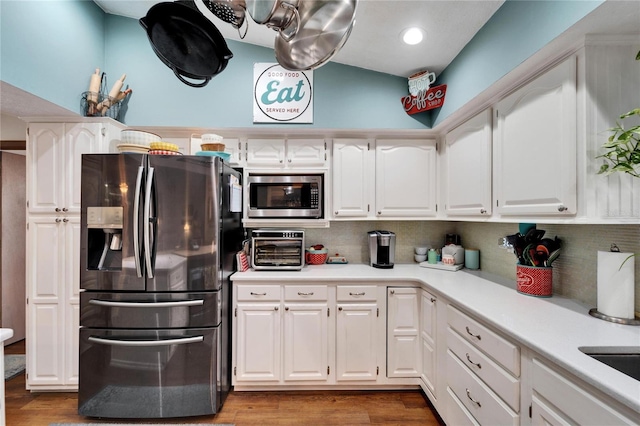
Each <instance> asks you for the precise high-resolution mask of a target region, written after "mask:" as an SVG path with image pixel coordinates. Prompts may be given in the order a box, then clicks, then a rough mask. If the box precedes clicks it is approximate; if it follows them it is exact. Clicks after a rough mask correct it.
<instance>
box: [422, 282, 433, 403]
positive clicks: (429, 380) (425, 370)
mask: <svg viewBox="0 0 640 426" xmlns="http://www.w3.org/2000/svg"><path fill="white" fill-rule="evenodd" d="M420 300H421V306H420V316H421V318H422V323H421V327H420V330H421V332H420V336H421V341H422V370H421V371H422V373H421V375H420V377H421V378H422V381H423V382H424V383H425V385H426V386H427V388H428V389H429V390H430V391H431V394H432V395H434V396H435V388H436V298H435V297H434V296H433V295H432V294H430V293H429V292H427V291H426V290H421V291H420Z"/></svg>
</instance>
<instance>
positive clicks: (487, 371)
mask: <svg viewBox="0 0 640 426" xmlns="http://www.w3.org/2000/svg"><path fill="white" fill-rule="evenodd" d="M447 347H448V348H449V349H450V350H451V352H453V353H454V354H455V355H456V356H457V357H458V359H459V360H460V361H462V363H463V364H464V365H466V366H467V367H468V368H469V370H471V371H473V372H474V373H475V374H476V375H477V376H478V377H479V378H480V379H482V380H483V381H484V382H485V383H486V384H487V386H489V387H490V388H491V389H492V390H493V391H494V392H495V393H497V394H498V395H499V396H500V398H502V399H503V400H504V402H506V403H507V404H509V406H510V407H511V408H512V409H513V410H514V411H515V412H519V411H520V380H518V379H517V378H515V377H513V376H512V375H511V374H509V373H507V372H506V371H505V370H504V369H503V368H502V367H500V366H499V365H498V364H496V363H495V362H493V361H492V360H491V359H490V358H489V357H487V356H486V355H484V354H483V353H482V351H480V350H479V349H477V348H476V347H474V346H473V345H472V344H471V343H469V342H467V341H466V340H465V339H463V338H462V337H460V335H459V334H458V333H456V332H455V331H453V330H452V329H451V328H449V329H448V330H447Z"/></svg>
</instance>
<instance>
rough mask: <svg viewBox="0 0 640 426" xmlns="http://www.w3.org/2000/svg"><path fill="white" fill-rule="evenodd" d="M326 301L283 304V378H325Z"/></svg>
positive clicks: (326, 364) (326, 356)
mask: <svg viewBox="0 0 640 426" xmlns="http://www.w3.org/2000/svg"><path fill="white" fill-rule="evenodd" d="M327 310H328V307H327V304H326V303H317V304H316V303H287V304H286V305H285V313H284V336H283V339H284V354H283V358H284V359H283V361H284V362H283V365H284V380H326V379H327V374H328V373H327V368H328V366H329V364H328V361H327V359H328V347H327V343H328V339H327V325H328V322H329V321H328V316H327Z"/></svg>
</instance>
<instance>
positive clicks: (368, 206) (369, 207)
mask: <svg viewBox="0 0 640 426" xmlns="http://www.w3.org/2000/svg"><path fill="white" fill-rule="evenodd" d="M370 211H371V205H370V204H367V213H369V212H370Z"/></svg>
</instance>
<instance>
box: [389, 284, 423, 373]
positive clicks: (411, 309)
mask: <svg viewBox="0 0 640 426" xmlns="http://www.w3.org/2000/svg"><path fill="white" fill-rule="evenodd" d="M419 293H420V289H418V288H415V287H389V288H387V309H388V311H387V377H419V376H420V371H421V370H422V369H421V368H420V365H421V358H420V344H421V340H420V331H419V330H420V304H419V303H420V301H421V298H420V297H419Z"/></svg>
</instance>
